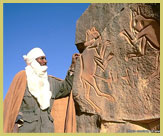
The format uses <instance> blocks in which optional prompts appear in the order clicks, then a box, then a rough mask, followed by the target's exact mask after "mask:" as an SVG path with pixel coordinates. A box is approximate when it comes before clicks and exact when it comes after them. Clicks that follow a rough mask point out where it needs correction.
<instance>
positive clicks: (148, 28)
mask: <svg viewBox="0 0 163 136" xmlns="http://www.w3.org/2000/svg"><path fill="white" fill-rule="evenodd" d="M130 13H131V19H130V30H131V32H132V34H133V36H134V37H133V38H132V36H131V35H130V34H129V33H128V32H127V31H126V30H125V29H124V30H123V31H122V32H121V33H120V35H121V36H124V37H125V38H126V40H127V41H128V43H129V44H130V45H132V46H134V47H135V46H136V44H137V43H139V53H130V54H128V55H127V57H126V61H128V59H129V58H133V57H141V56H143V55H145V52H146V46H147V43H148V44H149V45H150V47H151V48H153V49H154V50H156V52H157V56H156V70H155V72H154V73H153V74H151V76H149V78H148V79H151V78H152V77H154V76H156V75H157V74H159V71H160V70H159V69H160V68H159V67H160V64H159V59H160V25H159V23H158V22H157V21H156V20H154V19H152V18H146V17H144V16H143V15H142V14H141V11H140V8H139V7H138V9H137V11H134V10H131V11H130Z"/></svg>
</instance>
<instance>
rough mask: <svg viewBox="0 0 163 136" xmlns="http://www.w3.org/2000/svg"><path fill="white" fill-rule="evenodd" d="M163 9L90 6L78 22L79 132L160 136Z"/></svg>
mask: <svg viewBox="0 0 163 136" xmlns="http://www.w3.org/2000/svg"><path fill="white" fill-rule="evenodd" d="M159 22H160V5H159V4H152V3H150V4H117V3H115V4H91V5H90V6H89V7H88V9H87V10H86V11H85V12H84V13H83V15H82V16H81V17H80V18H79V20H78V21H77V26H76V41H75V42H76V46H77V48H78V50H79V52H80V53H81V57H80V58H79V59H78V61H77V65H76V68H75V76H74V83H73V96H74V100H75V108H76V120H77V132H139V131H141V132H142V131H143V132H148V131H152V132H157V131H158V130H159V126H160V24H159Z"/></svg>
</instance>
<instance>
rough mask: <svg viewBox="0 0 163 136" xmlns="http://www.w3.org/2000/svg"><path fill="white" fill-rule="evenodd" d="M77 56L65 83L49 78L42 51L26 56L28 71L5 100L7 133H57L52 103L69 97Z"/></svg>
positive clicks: (18, 79) (33, 50)
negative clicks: (56, 99) (52, 113)
mask: <svg viewBox="0 0 163 136" xmlns="http://www.w3.org/2000/svg"><path fill="white" fill-rule="evenodd" d="M78 56H79V54H74V55H73V57H72V64H71V66H70V69H69V70H68V73H67V76H66V78H65V80H63V81H59V80H57V79H56V78H54V77H52V76H48V75H47V68H48V67H47V60H46V56H45V54H44V52H43V51H42V50H41V49H40V48H34V49H32V50H31V51H30V52H29V53H28V54H27V55H24V56H23V58H24V60H25V62H26V64H27V66H26V67H25V71H20V72H19V73H18V74H16V76H15V77H14V79H13V82H12V83H11V86H10V88H9V91H8V93H7V95H6V98H5V100H4V109H3V110H4V113H3V114H4V115H3V116H4V120H3V121H4V123H3V125H4V132H10V133H11V132H15V130H16V132H19V133H23V132H25V133H30V132H36V133H42V132H43V133H46V132H54V130H55V128H54V123H53V117H52V116H51V112H52V111H51V110H52V106H53V101H54V99H55V98H60V97H64V96H66V95H68V94H69V93H70V91H71V88H72V80H73V70H74V66H75V63H76V59H77V57H78Z"/></svg>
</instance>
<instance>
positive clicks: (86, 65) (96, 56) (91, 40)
mask: <svg viewBox="0 0 163 136" xmlns="http://www.w3.org/2000/svg"><path fill="white" fill-rule="evenodd" d="M100 44H102V40H101V36H100V34H99V32H98V31H97V30H96V29H95V27H93V28H92V29H90V30H87V32H86V42H85V44H84V46H85V47H86V49H85V50H84V52H83V53H82V55H81V56H80V62H81V72H80V78H81V82H82V83H83V87H84V88H85V89H86V92H85V97H86V100H87V101H88V103H89V104H90V105H91V106H92V107H93V108H94V109H95V110H96V111H97V112H101V109H100V108H99V107H98V106H97V105H96V104H95V103H94V102H93V101H92V100H91V99H90V88H93V90H94V91H95V93H96V95H97V96H101V97H105V98H106V99H107V100H109V101H110V102H114V101H115V100H114V97H113V96H111V95H109V94H106V93H103V92H102V91H101V90H100V89H99V87H98V86H97V83H96V81H95V73H96V68H97V66H99V67H100V68H101V69H102V70H104V61H103V56H104V50H105V48H101V51H100V53H98V51H97V49H98V47H99V46H100ZM110 56H112V54H111V55H108V58H110Z"/></svg>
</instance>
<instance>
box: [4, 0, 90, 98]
mask: <svg viewBox="0 0 163 136" xmlns="http://www.w3.org/2000/svg"><path fill="white" fill-rule="evenodd" d="M89 5H90V4H89V3H33V4H32V3H5V4H4V8H3V10H4V11H3V99H4V98H5V96H6V93H7V91H8V88H9V86H10V84H11V82H12V80H13V78H14V76H15V74H16V73H18V72H19V71H21V70H24V69H25V67H26V63H25V61H24V59H23V57H22V56H23V55H26V54H27V53H28V52H29V51H30V50H31V49H32V48H35V47H39V48H41V49H42V50H43V51H44V53H45V54H46V58H47V61H48V64H47V66H48V74H49V75H53V76H55V77H58V78H60V79H64V78H65V76H66V73H67V70H68V69H69V66H70V65H71V60H72V55H73V54H74V53H78V52H79V51H78V50H77V48H76V46H75V31H76V21H77V20H78V19H79V18H80V16H81V15H82V14H83V13H84V11H85V10H86V9H87V8H88V6H89Z"/></svg>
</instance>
